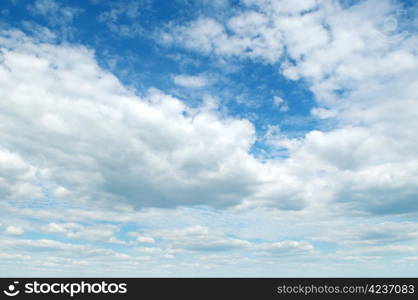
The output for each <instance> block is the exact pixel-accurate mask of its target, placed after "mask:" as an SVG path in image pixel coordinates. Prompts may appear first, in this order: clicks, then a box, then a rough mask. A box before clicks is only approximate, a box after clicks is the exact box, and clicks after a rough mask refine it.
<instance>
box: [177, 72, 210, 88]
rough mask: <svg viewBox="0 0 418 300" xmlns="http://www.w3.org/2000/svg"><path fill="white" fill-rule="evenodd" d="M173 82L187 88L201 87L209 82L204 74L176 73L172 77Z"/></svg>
mask: <svg viewBox="0 0 418 300" xmlns="http://www.w3.org/2000/svg"><path fill="white" fill-rule="evenodd" d="M173 82H174V83H175V84H176V85H179V86H182V87H187V88H202V87H205V86H207V85H208V84H210V81H209V79H208V78H207V77H206V76H203V75H198V76H189V75H176V76H174V77H173Z"/></svg>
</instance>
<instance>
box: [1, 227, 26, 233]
mask: <svg viewBox="0 0 418 300" xmlns="http://www.w3.org/2000/svg"><path fill="white" fill-rule="evenodd" d="M4 233H5V234H9V235H22V234H24V233H25V231H24V230H23V228H21V227H17V226H13V225H10V226H7V228H6V229H5V230H4Z"/></svg>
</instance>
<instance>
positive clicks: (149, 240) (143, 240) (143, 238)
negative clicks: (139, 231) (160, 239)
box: [136, 236, 155, 244]
mask: <svg viewBox="0 0 418 300" xmlns="http://www.w3.org/2000/svg"><path fill="white" fill-rule="evenodd" d="M136 240H137V241H138V242H140V243H149V244H152V243H155V240H154V239H153V238H152V237H148V236H139V237H138V238H137V239H136Z"/></svg>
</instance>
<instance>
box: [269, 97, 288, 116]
mask: <svg viewBox="0 0 418 300" xmlns="http://www.w3.org/2000/svg"><path fill="white" fill-rule="evenodd" d="M273 101H274V105H276V106H277V107H278V108H279V111H280V112H287V111H288V110H289V106H288V105H287V102H286V101H285V100H284V99H283V98H281V97H278V96H274V97H273Z"/></svg>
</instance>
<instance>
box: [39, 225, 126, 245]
mask: <svg viewBox="0 0 418 300" xmlns="http://www.w3.org/2000/svg"><path fill="white" fill-rule="evenodd" d="M43 230H44V231H45V232H47V233H53V234H63V235H64V236H65V237H67V238H70V239H80V240H85V241H93V242H95V241H101V242H108V243H116V244H118V243H120V241H119V240H118V239H116V238H115V237H114V235H115V233H116V232H117V231H118V227H117V226H114V225H90V226H84V225H81V224H77V223H54V222H52V223H49V224H48V225H46V226H45V227H44V229H43Z"/></svg>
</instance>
